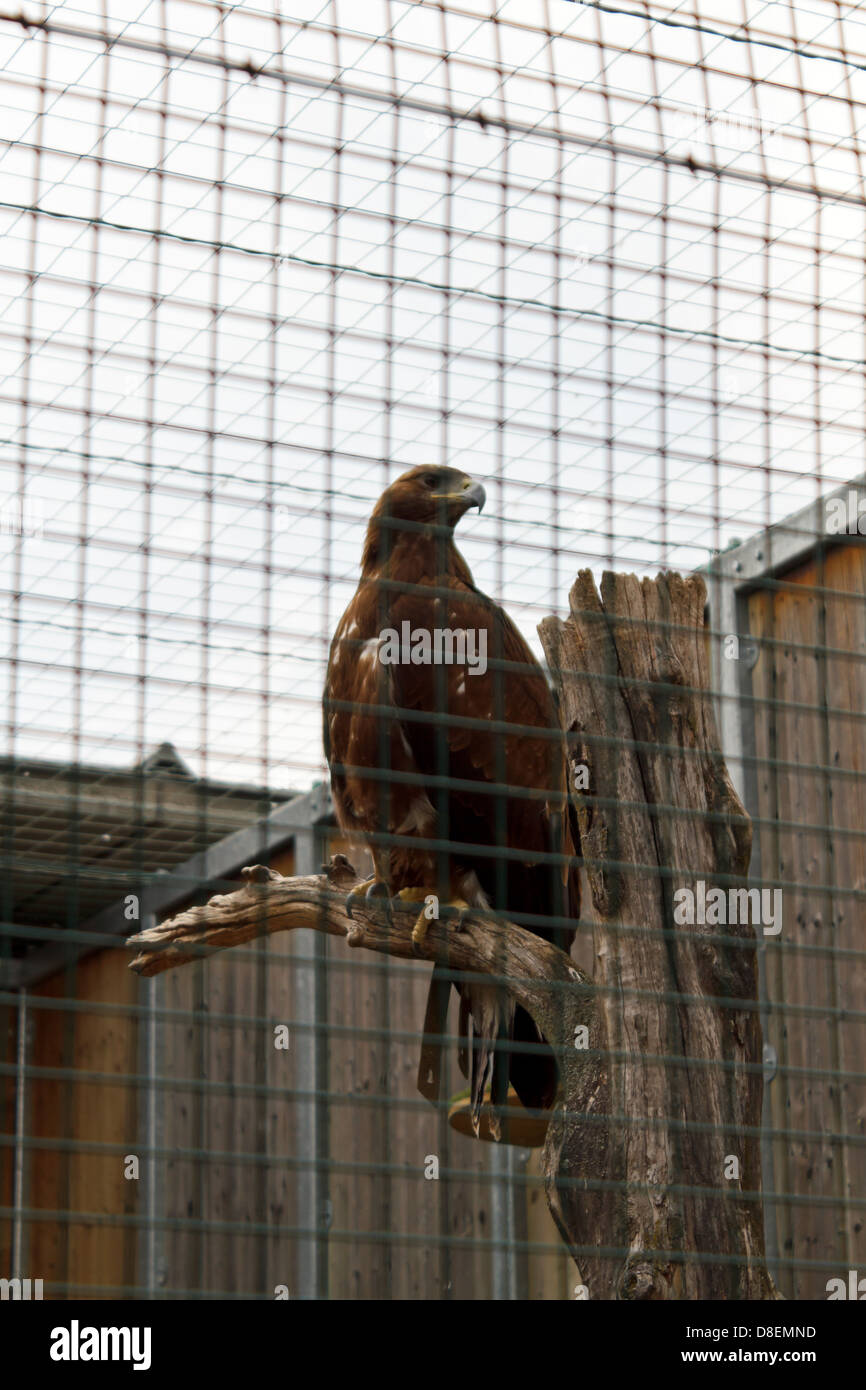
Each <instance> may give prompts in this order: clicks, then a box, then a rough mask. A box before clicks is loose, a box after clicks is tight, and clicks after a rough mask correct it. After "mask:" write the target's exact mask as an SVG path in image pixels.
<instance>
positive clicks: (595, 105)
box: [0, 0, 866, 788]
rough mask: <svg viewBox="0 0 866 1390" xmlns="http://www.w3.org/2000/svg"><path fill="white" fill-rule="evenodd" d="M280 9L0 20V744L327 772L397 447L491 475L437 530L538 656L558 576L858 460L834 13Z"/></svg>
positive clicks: (844, 130) (712, 535)
mask: <svg viewBox="0 0 866 1390" xmlns="http://www.w3.org/2000/svg"><path fill="white" fill-rule="evenodd" d="M289 8H290V10H291V14H288V13H284V14H283V16H282V18H279V19H278V18H275V15H274V12H273V10H270V11H269V10H268V9H267V8H264V7H261V8H260V7H257V6H255V5H247V4H242V5H241V4H239V5H234V6H230V7H224V10H225V11H226V12H225V17H224V19H222V20H221V18H220V10H219V9H218V8H217V7H216V6H215V5H213V4H211V3H205V2H204V0H202V2H201V3H199V2H197V0H196V2H195V3H193V2H192V0H190V2H189V3H187V2H186V0H185V2H184V3H180V2H179V0H177V2H176V0H165V3H157V0H154V3H148V4H145V3H142V0H122V3H121V0H111V3H110V4H109V5H108V7H107V14H108V20H107V29H108V32H109V33H110V34H111V35H113V36H114V40H113V42H112V43H111V44H110V45H109V46H108V47H106V45H105V43H104V42H103V39H102V38H101V37H100V35H101V33H102V31H103V8H102V5H101V4H88V3H72V2H71V0H70V3H65V4H59V5H50V4H49V5H44V6H41V5H35V4H32V3H31V4H29V5H28V6H26V9H27V12H28V14H29V15H30V16H31V17H32V18H33V20H34V21H35V20H43V21H44V23H42V24H39V25H35V26H34V27H33V28H31V29H29V30H25V29H23V28H22V26H21V25H20V24H17V23H11V22H9V21H8V20H2V21H0V64H2V70H3V78H2V84H0V106H2V111H0V137H2V139H0V232H2V236H0V305H2V308H0V413H2V420H0V641H2V661H0V701H2V704H3V706H4V708H7V709H8V710H9V711H10V715H9V724H10V727H9V728H8V729H7V732H6V736H5V748H4V751H10V752H11V751H15V752H17V753H18V754H19V755H21V756H39V757H51V758H59V759H66V758H72V757H80V758H82V759H83V760H84V761H87V762H95V763H104V764H106V765H113V766H128V765H130V764H131V763H132V762H134V761H136V760H137V758H138V757H139V756H140V755H141V750H142V749H150V748H152V747H153V746H154V745H155V744H157V743H159V742H160V741H162V740H164V739H169V740H171V741H172V742H174V743H175V745H176V746H177V748H178V750H179V752H180V753H181V755H182V756H183V757H184V758H186V759H187V761H188V762H189V763H190V765H191V766H192V767H193V769H194V770H195V771H197V772H206V773H208V774H210V775H211V776H216V777H223V778H227V779H230V780H237V781H242V782H253V783H262V782H265V781H270V782H271V784H275V785H283V786H296V787H299V788H303V787H306V786H308V785H309V784H310V783H311V782H312V781H313V780H316V779H317V778H319V777H322V776H323V775H324V764H323V758H322V748H321V733H320V713H319V704H320V696H321V687H322V680H323V675H324V662H325V656H326V651H327V644H328V641H329V638H330V634H331V632H332V630H333V628H334V626H335V624H336V621H337V619H338V618H339V615H340V613H341V612H342V610H343V608H344V606H345V604H346V602H347V601H348V599H349V597H350V596H351V593H352V592H353V589H354V585H355V581H356V578H357V571H358V559H359V554H360V548H361V542H362V538H363V528H364V522H365V518H366V516H367V515H368V513H369V510H370V507H371V505H372V502H373V500H374V499H375V498H376V496H378V494H379V492H380V491H381V489H382V487H383V486H384V485H385V484H386V482H387V481H388V479H389V478H392V477H394V476H396V474H397V473H398V472H401V471H403V470H404V469H405V468H407V467H411V466H413V465H414V464H417V463H427V462H445V461H447V462H449V463H452V464H454V465H455V466H458V467H461V468H465V469H466V470H467V471H469V472H471V473H473V474H474V475H476V476H477V477H479V478H481V479H482V480H483V481H484V483H485V485H486V487H487V491H488V497H489V503H488V510H487V511H485V513H484V515H483V516H482V517H480V518H476V517H475V516H474V515H473V516H472V517H470V518H468V519H467V520H466V522H465V523H464V524H463V525H462V527H461V535H462V542H463V549H464V553H465V554H466V556H467V558H468V559H469V561H470V564H471V565H472V567H473V570H474V572H475V576H476V579H477V581H478V582H479V583H480V584H481V586H482V587H484V588H486V589H487V590H488V591H490V592H492V593H494V594H496V595H497V596H498V597H500V598H501V600H502V601H503V602H504V603H505V604H506V606H507V607H508V609H509V610H510V611H511V613H512V614H513V616H514V617H515V618H516V619H517V621H518V622H519V623H520V625H521V627H522V628H523V630H524V631H525V632H526V633H527V635H529V636H530V637H531V638H532V640H533V643H534V645H535V648H536V650H537V651H539V652H540V648H539V646H538V643H537V639H536V637H535V625H536V623H537V622H538V620H539V619H540V618H541V617H542V616H544V615H545V614H546V613H548V612H551V611H554V610H558V611H563V606H564V603H565V600H566V595H567V589H568V586H569V583H570V581H571V579H572V578H573V576H574V574H575V573H576V571H577V569H578V568H580V567H581V566H585V565H589V566H591V567H592V568H593V569H594V570H595V571H596V573H597V574H599V575H600V573H601V570H602V569H603V568H605V567H611V566H613V567H616V568H621V569H633V570H637V571H638V572H654V571H655V570H656V569H657V568H658V567H659V566H660V565H662V564H664V565H673V566H675V567H678V568H682V569H691V568H693V567H695V566H697V565H701V564H703V563H705V561H706V560H707V558H708V556H709V554H710V553H711V550H712V548H713V547H714V546H719V545H722V546H723V545H726V544H727V543H728V542H729V541H730V540H731V538H732V537H735V536H739V537H741V538H745V537H746V536H748V535H750V534H752V533H753V532H754V531H755V530H757V529H759V528H760V527H761V526H763V525H764V524H766V522H767V521H769V520H778V519H781V518H783V517H784V516H786V515H788V514H789V513H790V512H792V511H794V510H796V509H797V508H798V507H800V506H802V505H803V504H804V503H805V502H807V501H809V500H810V499H811V498H812V497H814V496H815V494H816V492H821V491H827V490H829V488H830V487H832V486H834V485H835V484H837V483H838V482H841V481H843V480H845V479H847V478H849V477H851V476H854V475H855V474H859V473H860V472H862V470H863V456H862V432H863V426H864V417H866V399H864V319H863V309H864V279H863V255H864V253H863V247H864V230H866V229H864V186H863V156H864V151H863V147H862V144H861V139H860V129H861V125H862V118H863V111H864V107H863V106H862V105H861V103H862V102H863V100H864V99H866V76H864V71H863V70H862V68H863V64H864V62H866V25H864V18H863V16H862V14H860V13H859V11H858V10H857V9H854V10H852V11H851V12H850V13H849V15H848V17H847V18H846V19H845V20H844V22H843V21H841V20H840V19H839V17H838V14H837V9H836V6H835V5H834V4H830V3H825V2H824V0H807V2H806V3H799V2H798V4H797V7H796V10H795V11H794V10H792V9H791V7H790V6H789V5H788V4H787V3H786V4H761V3H757V0H755V3H753V2H752V0H744V3H742V4H740V3H738V4H736V5H732V4H731V0H700V3H699V5H698V9H699V11H700V19H699V20H697V21H696V20H695V18H694V14H693V10H694V6H693V4H692V0H689V5H688V9H687V8H686V7H685V6H683V7H678V6H676V5H669V4H659V5H655V6H653V7H652V13H653V15H654V16H655V17H656V22H654V23H652V24H649V23H647V21H646V19H645V18H644V17H643V16H642V15H638V14H637V13H636V10H637V7H636V6H632V5H630V4H627V3H625V4H623V5H622V6H621V7H620V9H621V12H617V13H606V12H602V11H601V10H599V9H597V8H594V7H593V6H591V5H574V4H569V3H565V2H564V0H548V3H546V4H545V3H541V2H539V3H532V4H530V3H519V4H514V3H512V4H505V5H501V6H496V5H495V4H494V3H493V0H466V3H462V4H460V5H459V6H457V5H455V6H453V7H451V6H449V7H448V10H447V13H446V15H445V16H444V17H443V15H442V14H441V12H440V10H439V8H438V7H435V6H432V5H428V4H405V3H397V0H390V3H388V2H387V0H363V3H362V4H358V3H352V4H349V3H344V2H343V0H341V3H322V0H292V3H291V5H290V6H289ZM631 10H634V11H635V13H630V11H631ZM735 11H736V13H735ZM494 13H495V14H496V15H497V16H498V22H496V23H494V22H493V20H492V18H491V16H492V15H493V14H494ZM665 18H668V19H670V18H673V19H677V20H678V21H679V22H678V24H676V25H674V24H670V23H663V22H662V21H663V20H664V19H665ZM745 22H748V24H749V32H750V34H751V36H752V41H751V42H749V43H743V42H738V41H736V39H737V38H738V37H739V38H742V37H743V36H744V35H745V30H744V28H743V27H742V26H743V24H744V23H745ZM737 26H739V27H737ZM792 26H794V29H793V31H792ZM548 27H549V28H550V29H552V30H553V32H554V34H555V37H554V38H553V40H550V39H549V38H548V35H547V33H546V29H547V28H548ZM334 29H337V30H338V34H339V36H338V37H335V34H334V33H333V32H332V31H333V30H334ZM713 31H715V32H713ZM794 49H798V50H799V52H794V51H793V50H794ZM446 55H447V57H446ZM858 65H859V66H858ZM253 71H256V72H257V73H258V75H257V76H255V78H253V76H252V72H253ZM801 88H803V89H804V91H805V95H804V94H803V92H802V91H801V90H800V89H801ZM43 91H44V96H43V95H42V92H43ZM395 96H396V97H397V98H398V99H397V100H396V101H395V100H394V98H395ZM449 109H450V110H451V111H452V112H458V113H461V112H463V113H469V112H475V113H476V114H477V113H479V112H480V114H481V116H482V118H483V124H482V123H479V121H478V120H473V119H464V118H449V116H448V114H447V112H448V110H449ZM688 159H691V161H692V164H691V165H690V164H689V163H688V162H687V161H688ZM704 166H711V167H709V168H706V167H704ZM768 185H769V188H768ZM819 194H820V195H821V196H819ZM157 233H158V235H157ZM22 487H23V489H24V495H25V497H26V499H27V507H28V510H27V512H26V513H25V522H26V524H25V527H24V532H25V533H24V534H23V535H22V534H20V531H21V527H20V526H19V525H18V524H17V522H16V517H17V515H18V513H17V511H16V509H15V504H14V503H13V502H12V501H11V500H10V499H12V498H14V497H17V496H19V495H20V490H21V488H22ZM83 540H84V541H85V542H86V543H84V544H82V541H83ZM142 634H146V641H145V642H142V640H141V635H142ZM12 658H14V661H13V659H12Z"/></svg>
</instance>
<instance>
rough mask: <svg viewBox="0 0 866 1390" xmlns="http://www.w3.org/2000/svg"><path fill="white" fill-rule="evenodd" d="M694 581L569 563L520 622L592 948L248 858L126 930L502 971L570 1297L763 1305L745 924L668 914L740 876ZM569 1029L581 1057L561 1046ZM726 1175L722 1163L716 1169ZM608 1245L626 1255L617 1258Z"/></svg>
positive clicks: (199, 944)
mask: <svg viewBox="0 0 866 1390" xmlns="http://www.w3.org/2000/svg"><path fill="white" fill-rule="evenodd" d="M704 601H705V591H704V585H703V581H702V580H701V579H700V578H699V577H690V578H685V579H684V578H682V577H681V576H679V575H676V574H663V575H660V576H659V578H658V579H656V580H654V581H652V580H643V581H642V582H639V581H638V580H637V579H636V578H635V577H634V576H633V575H613V574H605V576H604V578H603V580H602V587H601V593H600V594H599V592H598V591H597V590H596V587H595V584H594V582H593V579H592V576H591V574H590V573H589V571H583V572H581V574H580V575H579V576H578V580H577V582H576V583H575V586H574V588H573V589H572V592H571V595H570V603H571V615H570V617H569V618H568V619H567V620H566V621H565V622H560V621H559V620H558V619H554V618H549V619H546V620H545V622H544V623H542V625H541V628H540V632H541V638H542V642H543V644H544V647H545V651H546V653H547V657H548V661H549V664H550V667H551V670H552V671H553V674H554V680H555V682H556V685H557V687H558V694H559V701H560V708H561V710H562V714H563V722H564V725H565V728H566V731H567V734H568V738H569V758H570V766H571V767H572V770H573V771H575V770H578V771H579V770H580V769H585V770H586V771H587V772H588V777H589V785H588V787H587V785H586V781H585V780H584V779H583V778H581V779H580V780H576V781H575V783H574V786H573V789H572V790H573V792H574V794H575V799H576V805H577V818H578V823H579V828H580V834H581V849H582V855H583V861H584V866H585V871H586V876H587V879H588V883H589V892H588V893H587V894H586V895H585V896H586V898H587V899H588V902H587V904H586V907H585V918H588V919H589V922H590V928H591V930H592V933H593V938H594V940H593V944H594V948H595V955H596V959H597V961H598V966H597V971H596V976H595V978H594V980H592V981H590V980H589V979H588V978H587V977H586V976H585V975H584V974H583V972H582V971H580V970H579V969H578V968H577V967H576V966H575V964H574V963H573V962H572V961H571V960H570V959H569V958H568V957H567V956H566V955H565V954H564V953H563V952H561V951H559V950H557V949H556V947H554V946H552V945H550V944H548V943H546V942H544V941H542V940H541V939H540V938H539V937H537V936H534V935H533V934H532V933H531V932H529V931H526V930H524V929H523V928H521V927H518V926H516V925H514V924H512V923H508V922H502V921H501V919H497V918H495V917H493V916H491V915H488V914H485V913H478V912H475V913H472V914H471V915H467V916H466V917H464V919H463V921H462V925H461V929H460V930H457V929H456V920H455V919H451V920H448V919H447V918H446V919H445V920H443V921H432V922H431V923H430V926H429V931H428V933H427V936H426V939H425V940H424V942H423V943H422V944H421V945H420V946H415V945H413V942H412V937H411V930H412V925H413V922H414V918H415V915H416V913H417V906H415V907H402V906H401V907H395V908H394V910H393V919H392V920H391V921H388V920H387V919H386V917H385V915H384V913H383V911H382V908H381V906H378V905H375V904H374V905H367V904H366V903H365V902H364V901H363V900H362V899H359V900H358V902H357V906H356V905H355V904H353V913H354V918H353V919H352V918H349V917H348V915H347V914H346V911H345V907H344V903H345V898H346V894H347V893H348V891H349V889H350V888H351V887H352V886H353V884H354V883H355V882H356V881H357V876H356V874H355V871H354V869H353V868H352V866H351V865H350V864H349V862H348V861H347V860H346V859H345V857H344V856H342V855H337V856H336V857H335V858H334V859H332V861H331V863H330V865H328V866H327V868H326V869H325V870H324V872H323V873H322V874H321V875H313V876H309V877H305V878H282V877H281V876H280V875H279V874H276V873H274V872H273V871H272V870H270V869H267V868H264V867H262V866H261V865H256V866H254V867H251V868H247V869H244V871H243V873H244V877H245V878H246V880H247V881H246V883H245V885H244V886H243V887H242V888H240V889H239V890H238V891H237V892H235V893H231V894H228V895H223V896H220V897H215V898H212V899H211V901H210V902H209V903H207V904H206V905H205V906H203V907H194V908H190V909H189V910H188V911H186V912H183V913H181V914H180V915H179V916H177V917H175V918H173V919H172V920H171V921H168V922H165V923H163V924H162V925H161V926H157V927H153V928H151V929H149V930H148V931H144V932H141V933H139V934H138V936H135V937H132V938H131V942H132V943H133V944H135V945H136V946H138V948H139V954H138V955H137V956H136V957H135V959H134V960H133V961H132V963H131V968H132V969H133V970H135V971H137V972H138V973H139V974H141V975H156V974H158V973H160V972H161V971H163V970H169V969H172V968H173V967H174V966H178V965H182V964H184V963H185V962H186V961H188V960H192V959H195V958H196V957H197V956H199V955H201V954H202V952H204V953H207V952H210V951H218V950H224V949H226V948H227V947H230V946H234V945H238V944H240V943H241V942H245V941H251V940H253V939H255V938H256V937H259V936H261V935H262V934H265V933H269V932H278V931H291V930H294V929H295V928H298V927H308V928H312V929H314V930H316V931H322V932H326V933H328V934H329V935H332V936H338V937H343V938H345V940H346V942H347V943H348V945H350V946H354V947H358V946H361V947H364V948H366V949H368V950H372V951H379V952H382V953H384V954H387V955H392V956H397V957H400V958H402V959H405V960H411V959H421V960H428V961H437V962H442V963H446V964H447V965H448V967H449V968H450V969H453V970H455V971H461V972H468V973H476V974H479V975H491V976H496V977H497V979H500V980H502V979H503V977H505V979H504V982H503V984H502V987H503V988H507V989H508V990H509V991H510V993H511V994H512V995H513V997H514V999H515V1000H516V1001H517V1002H518V1003H519V1004H521V1005H522V1006H523V1008H524V1009H526V1010H527V1012H528V1013H529V1014H531V1016H532V1017H533V1019H534V1020H535V1022H536V1023H537V1024H538V1026H539V1028H540V1030H541V1032H542V1033H543V1035H544V1037H545V1038H546V1039H547V1041H548V1042H549V1043H550V1044H551V1046H552V1047H554V1049H555V1050H556V1054H557V1059H558V1062H559V1067H560V1080H561V1086H560V1093H559V1097H558V1099H557V1103H556V1106H555V1108H554V1111H553V1113H552V1116H551V1120H550V1124H549V1126H548V1131H547V1138H546V1142H545V1148H544V1155H543V1167H544V1172H545V1179H546V1189H547V1197H548V1203H549V1205H550V1208H551V1211H552V1213H553V1216H554V1219H555V1220H556V1222H557V1225H558V1227H559V1230H560V1232H561V1234H562V1236H563V1239H564V1240H565V1241H566V1243H567V1244H568V1246H569V1248H570V1249H571V1251H572V1253H573V1254H574V1257H575V1260H576V1261H577V1263H578V1267H579V1268H580V1271H581V1277H582V1279H583V1280H584V1282H585V1283H586V1285H587V1286H588V1288H589V1292H590V1296H591V1297H593V1298H624V1299H663V1298H686V1299H702V1298H773V1297H776V1296H777V1295H776V1293H775V1289H774V1287H773V1284H772V1281H771V1280H770V1278H769V1276H768V1274H767V1271H766V1268H765V1265H764V1245H763V1217H762V1210H761V1203H760V1159H759V1140H758V1134H759V1129H760V1119H761V1092H762V1076H761V1071H760V1058H761V1047H760V1027H759V1020H758V1013H757V1008H756V1000H757V983H756V959H755V950H754V929H753V927H752V926H751V925H749V924H745V925H741V924H728V925H726V926H724V927H722V928H719V927H715V926H707V925H703V924H695V925H689V926H676V925H675V923H674V918H673V901H674V893H675V891H676V890H677V889H678V888H680V887H684V886H685V887H693V886H694V884H695V882H696V881H697V880H698V879H704V880H705V881H706V883H707V885H708V886H709V885H710V884H715V883H718V884H720V885H722V886H724V887H727V886H728V885H729V884H734V883H736V882H740V881H742V880H743V878H744V875H745V873H746V870H747V867H748V859H749V849H750V841H751V827H750V823H749V820H748V817H747V815H746V813H745V811H744V809H743V807H742V805H741V804H740V801H739V799H738V797H737V795H736V792H735V791H734V788H733V786H732V785H731V782H730V779H729V778H728V774H727V770H726V769H725V766H724V762H723V760H722V758H721V755H720V752H719V748H718V737H717V734H716V725H715V717H714V713H713V707H712V701H711V697H710V695H709V677H708V661H707V650H706V643H705V633H704V622H703V613H704ZM580 1027H584V1028H586V1029H587V1030H588V1035H589V1047H588V1050H586V1049H582V1048H580V1047H579V1046H576V1045H575V1039H576V1037H577V1030H578V1028H580ZM732 1158H734V1159H736V1164H735V1165H733V1167H735V1168H738V1176H736V1177H732V1176H731V1163H730V1160H731V1159H732ZM622 1251H627V1252H629V1253H628V1254H627V1255H626V1256H625V1258H623V1255H622V1253H621V1252H622Z"/></svg>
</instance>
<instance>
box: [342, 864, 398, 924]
mask: <svg viewBox="0 0 866 1390" xmlns="http://www.w3.org/2000/svg"><path fill="white" fill-rule="evenodd" d="M389 897H390V892H389V889H388V885H387V883H386V882H385V880H384V879H383V878H377V877H376V876H375V874H374V875H373V877H372V878H365V879H364V881H363V882H362V883H356V884H355V887H354V888H353V889H352V891H351V892H350V893H349V895H348V897H347V898H346V909H345V911H346V916H347V917H349V918H351V916H352V899H353V898H363V899H364V901H365V902H367V901H369V900H370V899H371V898H384V900H385V905H386V907H387V906H388V899H389Z"/></svg>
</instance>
